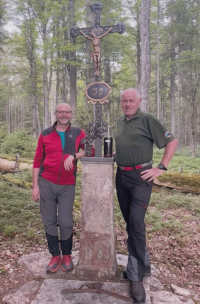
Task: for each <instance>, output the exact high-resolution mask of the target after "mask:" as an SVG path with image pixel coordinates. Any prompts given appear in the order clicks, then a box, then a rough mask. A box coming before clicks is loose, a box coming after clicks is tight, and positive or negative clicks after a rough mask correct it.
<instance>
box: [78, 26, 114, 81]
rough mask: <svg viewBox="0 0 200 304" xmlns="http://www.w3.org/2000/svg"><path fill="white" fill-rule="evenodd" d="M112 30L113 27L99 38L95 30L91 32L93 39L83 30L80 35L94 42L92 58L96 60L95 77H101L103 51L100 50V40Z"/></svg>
mask: <svg viewBox="0 0 200 304" xmlns="http://www.w3.org/2000/svg"><path fill="white" fill-rule="evenodd" d="M111 30H112V27H110V28H109V30H107V31H106V32H105V33H104V34H102V35H100V36H97V35H96V34H95V31H94V29H92V30H91V34H90V35H91V37H90V36H88V35H86V34H84V32H83V31H82V30H80V33H81V34H82V35H83V36H84V37H85V38H87V39H89V40H91V41H92V44H93V49H92V53H91V58H93V60H94V67H95V73H94V75H96V76H99V73H100V60H101V49H100V39H101V38H103V37H104V36H106V35H107V34H108V33H109V32H110V31H111Z"/></svg>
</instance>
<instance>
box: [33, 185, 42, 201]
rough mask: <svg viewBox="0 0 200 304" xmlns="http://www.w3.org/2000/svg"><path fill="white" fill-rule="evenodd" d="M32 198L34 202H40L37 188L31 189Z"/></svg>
mask: <svg viewBox="0 0 200 304" xmlns="http://www.w3.org/2000/svg"><path fill="white" fill-rule="evenodd" d="M32 198H33V200H34V201H35V202H39V200H40V190H39V187H38V186H35V187H33V190H32Z"/></svg>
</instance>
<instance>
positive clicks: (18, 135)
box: [0, 131, 36, 158]
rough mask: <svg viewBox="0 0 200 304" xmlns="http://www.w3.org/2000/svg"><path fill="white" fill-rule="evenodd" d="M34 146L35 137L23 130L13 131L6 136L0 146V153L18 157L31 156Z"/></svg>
mask: <svg viewBox="0 0 200 304" xmlns="http://www.w3.org/2000/svg"><path fill="white" fill-rule="evenodd" d="M35 148H36V139H35V138H34V137H33V136H31V135H29V134H28V133H27V132H25V131H15V132H13V133H10V134H8V135H7V136H6V138H5V140H4V142H3V143H2V144H1V146H0V151H1V153H6V154H11V155H13V156H15V155H16V154H19V155H20V157H27V158H33V156H34V153H35Z"/></svg>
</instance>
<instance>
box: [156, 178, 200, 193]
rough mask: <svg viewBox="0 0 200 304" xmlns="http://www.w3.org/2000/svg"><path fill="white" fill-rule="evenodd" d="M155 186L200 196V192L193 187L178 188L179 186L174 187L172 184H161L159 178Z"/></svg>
mask: <svg viewBox="0 0 200 304" xmlns="http://www.w3.org/2000/svg"><path fill="white" fill-rule="evenodd" d="M153 185H155V186H158V187H165V188H168V189H174V190H178V191H180V192H182V193H186V194H188V193H192V194H200V191H199V190H197V189H195V188H193V187H188V186H177V185H173V184H171V183H167V182H161V181H159V180H158V179H157V178H154V181H153Z"/></svg>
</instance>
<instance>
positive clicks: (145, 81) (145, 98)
mask: <svg viewBox="0 0 200 304" xmlns="http://www.w3.org/2000/svg"><path fill="white" fill-rule="evenodd" d="M150 10H151V0H142V8H141V15H140V30H141V81H140V95H141V98H142V104H141V109H142V110H143V111H146V112H148V111H149V87H150V70H151V57H150Z"/></svg>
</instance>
